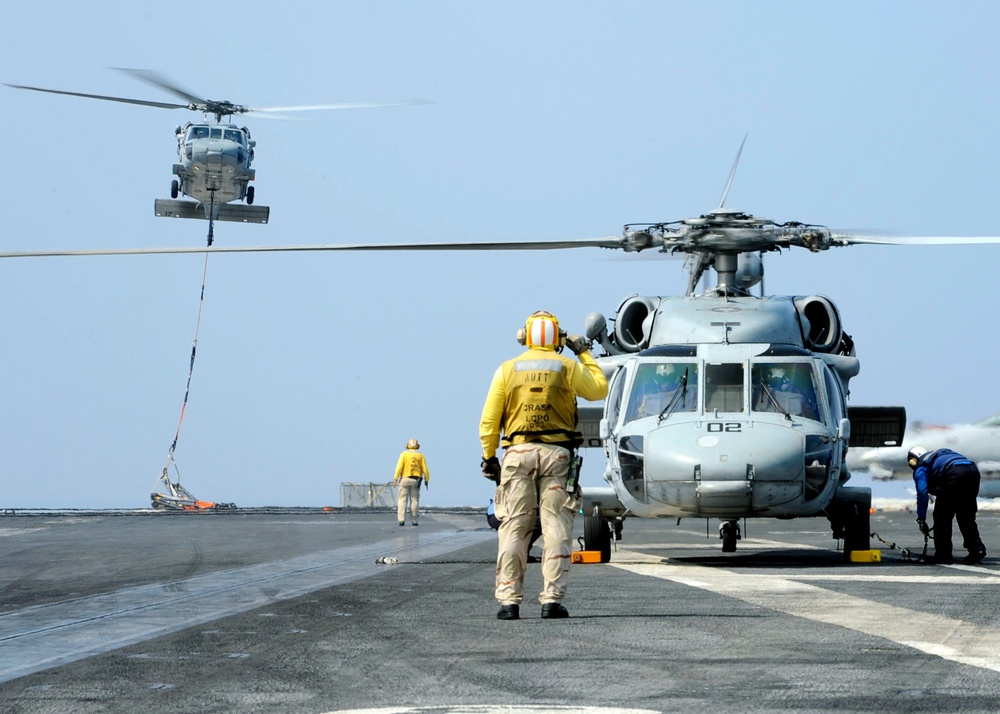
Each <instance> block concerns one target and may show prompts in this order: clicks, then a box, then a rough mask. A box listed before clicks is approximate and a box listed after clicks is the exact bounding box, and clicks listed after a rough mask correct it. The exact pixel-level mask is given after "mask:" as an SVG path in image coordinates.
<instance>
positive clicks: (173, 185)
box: [170, 179, 181, 198]
mask: <svg viewBox="0 0 1000 714" xmlns="http://www.w3.org/2000/svg"><path fill="white" fill-rule="evenodd" d="M180 190H181V186H180V184H179V183H177V179H174V180H173V181H171V182H170V198H177V194H178V193H180Z"/></svg>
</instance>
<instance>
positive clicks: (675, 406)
mask: <svg viewBox="0 0 1000 714" xmlns="http://www.w3.org/2000/svg"><path fill="white" fill-rule="evenodd" d="M697 408H698V365H697V364H695V363H694V362H680V363H678V362H656V363H645V364H640V365H639V366H638V367H637V368H636V372H635V379H634V380H633V381H632V390H631V392H630V394H629V398H628V409H627V411H626V412H625V423H626V424H627V423H628V422H630V421H633V420H635V419H642V418H643V417H648V416H659V415H663V416H664V417H666V416H668V415H669V414H673V413H675V412H693V411H695V410H696V409H697Z"/></svg>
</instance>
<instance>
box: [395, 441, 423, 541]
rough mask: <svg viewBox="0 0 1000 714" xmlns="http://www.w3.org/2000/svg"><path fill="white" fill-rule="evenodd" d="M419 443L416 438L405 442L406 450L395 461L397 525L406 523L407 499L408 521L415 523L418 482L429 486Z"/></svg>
mask: <svg viewBox="0 0 1000 714" xmlns="http://www.w3.org/2000/svg"><path fill="white" fill-rule="evenodd" d="M419 448H420V443H419V442H418V441H417V440H416V439H410V440H409V441H408V442H406V451H404V452H403V453H401V454H400V455H399V461H397V462H396V486H397V487H398V488H399V500H398V501H397V503H396V516H397V518H396V520H398V521H399V525H401V526H405V525H406V510H407V501H408V502H409V510H410V521H411V522H412V523H413V525H415V526H416V525H419V524H418V523H417V508H419V506H420V483H421V481H422V482H423V483H424V487H425V488H430V482H431V472H430V471H429V470H428V468H427V459H425V458H424V455H423V454H421V453H420V452H419V451H418V449H419Z"/></svg>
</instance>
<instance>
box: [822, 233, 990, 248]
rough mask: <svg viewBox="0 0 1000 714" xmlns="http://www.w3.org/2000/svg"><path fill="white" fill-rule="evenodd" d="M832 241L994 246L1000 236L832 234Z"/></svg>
mask: <svg viewBox="0 0 1000 714" xmlns="http://www.w3.org/2000/svg"><path fill="white" fill-rule="evenodd" d="M830 239H831V241H832V242H834V243H839V244H841V245H992V244H994V243H1000V236H892V237H886V236H861V235H851V234H849V233H831V234H830Z"/></svg>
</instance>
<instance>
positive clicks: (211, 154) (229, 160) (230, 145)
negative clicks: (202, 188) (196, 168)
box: [192, 141, 240, 167]
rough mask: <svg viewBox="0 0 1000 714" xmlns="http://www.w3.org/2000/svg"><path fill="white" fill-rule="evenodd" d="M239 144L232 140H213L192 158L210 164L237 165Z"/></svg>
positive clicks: (218, 165)
mask: <svg viewBox="0 0 1000 714" xmlns="http://www.w3.org/2000/svg"><path fill="white" fill-rule="evenodd" d="M239 149H240V147H239V145H238V144H236V143H235V142H232V141H213V142H211V143H210V144H208V145H206V146H205V147H204V148H202V149H201V150H199V151H196V152H194V155H193V156H192V159H193V160H194V161H196V162H197V163H201V164H206V165H208V166H216V167H220V166H236V165H237V164H238V163H239Z"/></svg>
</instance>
